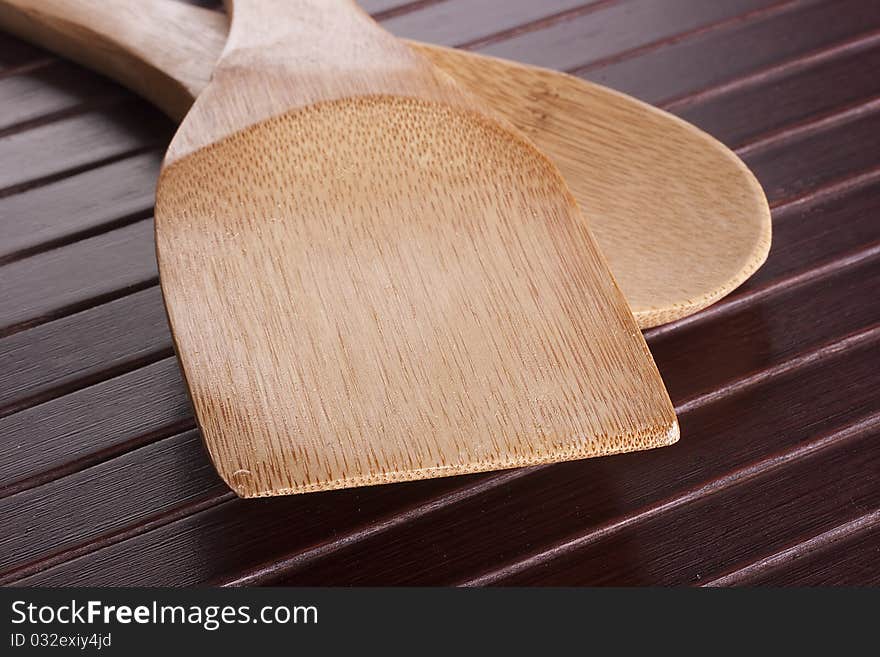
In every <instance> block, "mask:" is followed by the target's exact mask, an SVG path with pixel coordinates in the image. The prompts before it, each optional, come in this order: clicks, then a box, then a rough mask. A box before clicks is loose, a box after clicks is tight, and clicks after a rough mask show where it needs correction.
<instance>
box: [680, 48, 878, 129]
mask: <svg viewBox="0 0 880 657" xmlns="http://www.w3.org/2000/svg"><path fill="white" fill-rule="evenodd" d="M782 42H783V43H786V42H785V41H782ZM878 70H880V35H878V36H876V37H873V38H871V39H868V40H865V41H862V42H859V43H858V47H853V48H851V49H850V48H847V49H844V50H843V51H842V52H841V53H840V54H839V55H835V56H830V57H828V58H827V59H821V60H819V61H816V62H815V63H812V62H811V63H809V64H808V65H803V66H794V67H782V68H780V69H779V71H778V72H774V73H772V74H769V75H767V76H761V77H759V78H757V79H756V80H755V81H754V82H751V83H749V84H747V85H744V86H743V87H740V88H735V89H731V90H729V91H727V92H724V93H718V94H715V95H711V96H710V97H708V98H701V99H700V100H699V102H694V103H689V104H686V105H682V106H673V108H672V110H673V111H674V112H675V113H676V114H677V115H678V116H680V117H681V118H683V119H685V120H687V121H690V122H691V123H694V124H695V125H697V126H699V127H701V128H702V129H703V130H706V131H707V132H709V133H710V134H712V135H714V136H715V137H717V138H719V139H721V140H722V141H724V142H725V143H726V144H728V145H731V146H739V145H741V144H743V143H745V142H747V141H749V140H752V139H756V138H759V137H761V136H762V135H765V134H766V133H769V132H773V131H775V130H780V129H782V128H785V127H787V126H790V125H792V124H797V123H802V122H805V121H809V120H811V119H814V118H816V117H819V116H823V115H826V114H828V113H830V112H832V111H835V110H838V109H840V108H842V107H848V106H850V105H853V104H856V103H858V102H863V101H864V99H866V98H872V97H876V96H877V95H880V75H877V71H878ZM844 79H845V80H846V84H838V83H837V82H836V81H838V80H844Z"/></svg>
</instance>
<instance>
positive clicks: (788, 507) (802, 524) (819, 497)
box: [495, 425, 880, 586]
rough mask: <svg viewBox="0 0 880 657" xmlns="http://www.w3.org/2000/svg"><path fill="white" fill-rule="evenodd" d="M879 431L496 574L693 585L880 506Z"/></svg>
mask: <svg viewBox="0 0 880 657" xmlns="http://www.w3.org/2000/svg"><path fill="white" fill-rule="evenodd" d="M878 439H880V431H878V430H877V427H876V425H875V427H874V430H873V431H871V432H868V433H864V434H861V435H858V434H857V435H856V436H855V437H852V438H849V439H843V440H840V442H839V444H834V443H832V444H831V445H830V446H828V447H826V448H825V449H821V450H818V451H816V452H814V453H811V454H808V455H805V456H801V457H800V458H798V459H796V460H794V461H793V462H791V463H786V464H785V467H776V468H770V469H768V470H767V471H765V472H762V473H761V474H759V475H757V476H756V477H754V478H753V479H751V480H748V479H747V480H745V481H742V482H741V483H738V485H733V486H729V487H725V488H722V489H720V490H718V491H715V492H714V493H712V494H707V495H702V496H701V497H699V498H698V499H696V500H695V501H693V502H691V503H690V504H687V505H683V506H680V507H677V508H675V509H674V510H672V511H671V512H668V513H664V514H660V515H658V516H656V517H653V518H651V519H649V520H648V521H647V522H644V523H640V524H639V525H636V526H631V527H624V528H622V529H620V530H618V531H614V532H610V533H609V534H607V535H606V536H601V537H598V538H597V540H595V541H593V542H590V543H588V544H586V545H584V546H583V547H582V548H581V549H578V550H573V551H563V552H560V554H559V555H558V556H557V558H555V559H552V560H550V561H548V562H545V563H541V564H540V565H538V564H536V565H535V566H534V567H532V568H529V569H528V570H526V571H523V572H521V573H515V574H511V575H510V576H508V577H503V578H501V579H499V580H495V583H502V584H505V585H533V584H540V585H549V586H552V585H558V584H561V583H565V584H566V585H574V586H577V585H585V584H590V585H606V584H614V585H639V584H649V583H650V584H654V585H658V584H659V585H670V584H673V585H675V584H698V583H699V582H700V581H701V580H704V579H708V578H711V577H713V576H714V575H715V574H717V573H718V572H720V571H723V570H724V569H726V568H727V567H728V566H729V565H731V564H732V563H734V562H736V561H738V560H741V559H742V558H744V557H747V556H748V555H750V554H752V555H756V554H761V553H764V552H766V551H768V550H772V549H774V548H779V547H782V546H784V545H786V544H787V543H788V542H789V541H790V540H791V537H793V536H805V535H806V536H809V535H811V533H818V532H822V531H825V530H828V529H831V528H833V527H834V526H835V525H837V524H839V523H840V522H842V521H845V520H847V519H848V518H854V517H858V516H859V515H861V514H863V513H865V512H866V511H873V510H875V509H880V487H878V486H877V485H876V477H875V476H874V473H876V472H878V471H880V440H878Z"/></svg>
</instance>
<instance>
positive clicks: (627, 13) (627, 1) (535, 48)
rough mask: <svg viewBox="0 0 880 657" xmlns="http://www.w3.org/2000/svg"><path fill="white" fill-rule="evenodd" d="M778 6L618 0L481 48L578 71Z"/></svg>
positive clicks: (754, 0) (741, 1)
mask: <svg viewBox="0 0 880 657" xmlns="http://www.w3.org/2000/svg"><path fill="white" fill-rule="evenodd" d="M775 4H779V2H774V1H773V0H725V2H703V1H702V0H666V1H665V2H655V0H620V1H619V2H614V3H612V4H610V5H608V6H602V7H601V8H600V9H598V10H596V11H594V12H589V13H586V14H583V15H581V16H577V17H575V18H571V19H568V20H565V21H560V22H558V23H555V24H553V25H550V26H549V27H546V28H544V29H541V30H536V31H531V32H524V33H522V34H519V35H517V36H514V37H511V38H508V39H505V40H503V41H500V42H497V43H492V44H489V45H487V46H484V47H481V48H479V51H480V52H482V53H485V54H488V55H493V56H495V57H504V58H506V59H514V60H517V61H522V62H526V63H528V64H534V65H536V66H546V67H548V68H555V69H560V70H570V69H575V68H578V67H581V66H584V65H585V64H588V63H590V62H595V61H598V60H601V59H605V58H607V57H611V56H615V55H618V54H619V53H622V52H624V51H627V50H631V49H633V48H639V47H641V46H645V45H646V44H649V43H653V42H655V41H660V40H663V39H669V38H670V37H674V36H676V35H680V34H682V33H684V32H687V31H689V30H693V29H697V28H701V27H704V26H706V25H709V24H711V23H714V22H717V21H721V20H725V19H729V18H733V17H735V16H739V15H741V14H744V13H746V12H750V11H754V10H756V9H762V8H765V7H768V6H772V5H775Z"/></svg>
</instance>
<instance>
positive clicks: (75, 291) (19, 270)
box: [0, 220, 158, 332]
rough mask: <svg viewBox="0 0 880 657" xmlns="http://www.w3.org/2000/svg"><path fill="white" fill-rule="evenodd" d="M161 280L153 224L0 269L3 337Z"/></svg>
mask: <svg viewBox="0 0 880 657" xmlns="http://www.w3.org/2000/svg"><path fill="white" fill-rule="evenodd" d="M157 276H158V272H157V268H156V256H155V252H154V249H153V222H152V220H143V221H138V222H136V223H134V224H131V225H130V226H125V227H123V228H118V229H116V230H112V231H110V232H107V233H103V234H101V235H98V236H96V237H90V238H88V239H85V240H82V241H80V242H74V243H73V244H69V245H67V246H62V247H59V248H57V249H53V250H51V251H45V252H43V253H40V254H38V255H35V256H32V257H30V258H26V259H24V260H18V261H16V262H13V263H11V264H8V265H6V266H4V267H3V268H2V269H0V331H2V330H5V331H6V332H9V331H10V330H11V329H12V328H18V327H20V326H24V325H27V324H32V323H35V322H39V321H42V320H44V319H45V318H51V317H52V316H53V315H54V314H56V313H58V312H60V311H62V310H63V309H65V308H70V307H75V306H76V305H77V304H83V303H86V302H90V301H92V300H94V299H96V298H99V297H101V296H102V295H108V294H118V293H119V291H120V290H125V289H126V288H133V287H136V286H138V285H143V284H144V283H147V282H149V281H151V280H155V278H156V277H157Z"/></svg>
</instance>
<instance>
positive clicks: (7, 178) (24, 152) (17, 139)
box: [0, 103, 171, 190]
mask: <svg viewBox="0 0 880 657" xmlns="http://www.w3.org/2000/svg"><path fill="white" fill-rule="evenodd" d="M170 134H171V124H170V122H169V121H168V120H167V119H165V118H164V117H162V116H161V115H160V114H159V113H158V111H157V110H154V109H152V108H150V107H147V106H146V105H144V104H142V103H128V104H125V105H123V106H120V107H114V108H111V109H106V110H95V111H91V112H87V113H85V114H81V115H77V116H73V117H71V118H68V119H64V120H62V121H57V122H54V123H49V124H46V125H42V126H39V127H36V128H32V129H30V130H25V131H23V132H15V133H12V134H10V135H7V136H5V137H0V190H4V189H8V188H10V187H16V186H19V185H23V184H25V183H30V182H32V181H34V180H40V179H43V178H48V177H51V176H55V175H58V174H61V173H64V172H66V171H71V170H76V169H79V168H83V167H88V166H93V165H95V164H97V163H100V162H101V161H103V160H107V159H109V158H113V157H118V156H120V155H124V154H125V153H128V152H132V151H135V150H138V149H144V148H148V147H150V146H154V145H157V144H161V143H165V142H166V141H167V140H168V138H169V137H170Z"/></svg>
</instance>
